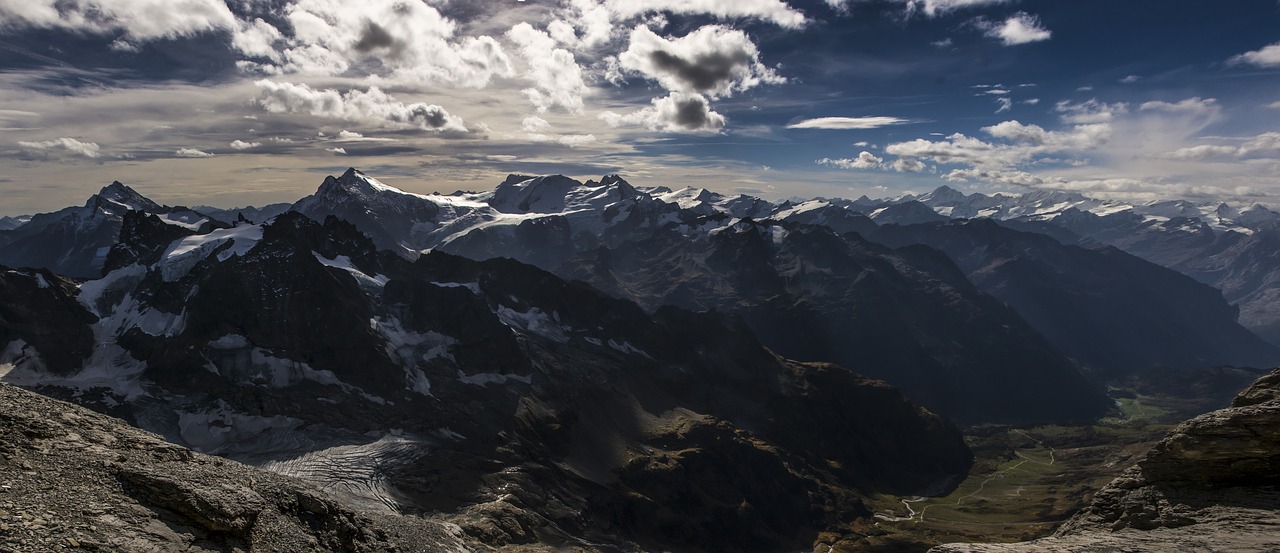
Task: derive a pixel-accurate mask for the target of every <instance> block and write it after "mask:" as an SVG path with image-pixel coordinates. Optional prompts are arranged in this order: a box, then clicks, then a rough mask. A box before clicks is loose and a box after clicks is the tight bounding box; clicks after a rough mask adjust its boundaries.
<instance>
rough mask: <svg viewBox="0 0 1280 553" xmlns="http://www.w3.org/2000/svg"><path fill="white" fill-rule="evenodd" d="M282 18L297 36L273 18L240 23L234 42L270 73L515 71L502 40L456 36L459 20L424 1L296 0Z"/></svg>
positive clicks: (480, 82) (488, 74)
mask: <svg viewBox="0 0 1280 553" xmlns="http://www.w3.org/2000/svg"><path fill="white" fill-rule="evenodd" d="M283 23H285V25H283V26H282V27H280V28H284V29H288V30H290V31H291V34H290V35H286V34H284V33H281V32H280V31H279V29H276V28H275V27H272V26H271V25H270V24H268V23H266V22H257V21H255V22H254V23H253V24H252V25H244V26H239V27H237V29H236V35H235V38H234V39H233V44H235V45H237V47H240V48H241V52H242V53H244V54H246V55H249V56H251V57H257V58H262V57H266V58H268V60H267V61H265V62H263V63H259V62H256V61H255V62H248V63H246V64H244V65H243V67H245V68H246V69H251V70H254V69H256V70H258V71H259V72H262V73H266V74H280V73H299V74H304V75H325V76H337V75H343V74H346V73H348V72H358V73H359V74H362V75H379V76H385V77H392V78H396V79H401V80H406V81H411V82H420V83H444V84H451V85H455V86H460V87H466V88H483V87H485V86H487V85H488V84H489V83H490V82H492V80H493V79H494V78H496V77H511V76H513V75H514V73H515V72H514V69H513V68H512V65H511V60H510V58H509V57H508V56H507V55H506V53H505V52H504V51H503V49H502V46H501V45H500V44H499V43H498V41H497V40H496V39H494V38H493V37H490V36H487V35H481V36H464V37H458V36H455V35H456V30H457V24H456V23H455V22H454V21H452V20H450V19H448V18H446V17H444V16H443V15H441V14H440V12H439V11H438V10H436V8H434V7H432V6H430V5H428V4H426V3H424V2H405V1H403V0H366V1H364V2H339V1H335V0H295V1H293V2H290V3H288V4H286V5H285V6H284V8H283ZM268 27H270V28H268ZM277 37H278V38H277ZM269 49H270V50H275V52H274V53H272V52H269V51H268V50H269Z"/></svg>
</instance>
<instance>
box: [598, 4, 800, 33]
mask: <svg viewBox="0 0 1280 553" xmlns="http://www.w3.org/2000/svg"><path fill="white" fill-rule="evenodd" d="M604 5H605V6H606V7H607V8H608V9H609V11H610V12H611V13H612V14H613V15H614V16H615V17H619V18H624V19H625V18H633V17H638V16H641V15H644V14H647V13H653V12H669V13H674V14H681V15H695V14H704V15H714V16H717V17H721V18H751V19H759V20H762V21H768V22H770V23H774V24H776V25H779V26H781V27H786V28H791V29H795V28H799V27H802V26H804V24H805V22H806V20H805V17H804V14H803V13H800V12H799V11H798V10H796V9H794V8H792V7H791V6H788V5H787V3H786V2H783V1H782V0H645V1H643V2H637V1H636V0H605V2H604Z"/></svg>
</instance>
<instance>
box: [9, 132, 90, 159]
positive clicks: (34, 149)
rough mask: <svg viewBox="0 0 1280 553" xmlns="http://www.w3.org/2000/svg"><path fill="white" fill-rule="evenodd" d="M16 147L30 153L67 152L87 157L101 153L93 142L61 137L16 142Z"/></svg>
mask: <svg viewBox="0 0 1280 553" xmlns="http://www.w3.org/2000/svg"><path fill="white" fill-rule="evenodd" d="M18 147H19V148H22V149H23V150H26V151H27V152H31V153H44V154H50V153H54V152H60V151H61V152H67V153H71V154H75V155H80V156H84V157H87V158H96V157H98V156H100V155H102V154H101V150H102V149H101V148H100V147H99V146H98V145H97V144H96V143H94V142H81V141H79V140H76V139H74V138H67V137H65V136H64V137H62V138H58V139H56V140H45V141H41V142H18Z"/></svg>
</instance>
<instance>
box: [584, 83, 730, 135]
mask: <svg viewBox="0 0 1280 553" xmlns="http://www.w3.org/2000/svg"><path fill="white" fill-rule="evenodd" d="M600 119H601V120H602V121H604V122H605V123H607V124H608V125H609V126H611V127H644V128H647V129H649V130H655V131H664V132H716V131H719V130H720V129H722V128H724V124H725V119H724V116H722V115H720V114H719V113H716V112H714V111H712V110H711V105H710V104H708V103H707V99H706V98H705V97H703V96H702V95H700V94H683V93H680V92H673V93H671V95H669V96H666V97H663V98H654V99H653V105H652V106H650V107H647V108H644V109H642V110H639V111H636V112H634V113H629V114H626V115H619V114H617V113H613V112H605V113H603V114H601V115H600Z"/></svg>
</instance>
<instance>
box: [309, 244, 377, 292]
mask: <svg viewBox="0 0 1280 553" xmlns="http://www.w3.org/2000/svg"><path fill="white" fill-rule="evenodd" d="M311 255H312V256H314V257H315V258H316V261H319V262H320V264H321V265H324V266H325V267H332V268H334V269H342V270H343V271H347V272H348V273H351V276H354V277H356V280H357V281H360V282H361V283H363V284H367V285H369V286H373V287H375V288H381V287H383V286H386V285H387V281H388V280H390V279H388V278H387V277H385V276H383V275H377V274H375V275H373V276H370V275H368V274H365V273H364V271H361V270H360V269H357V268H356V266H355V265H353V264H352V263H351V258H350V257H347V256H345V255H339V256H337V257H335V258H333V259H329V258H327V257H325V256H323V255H320V254H319V253H317V252H311Z"/></svg>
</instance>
